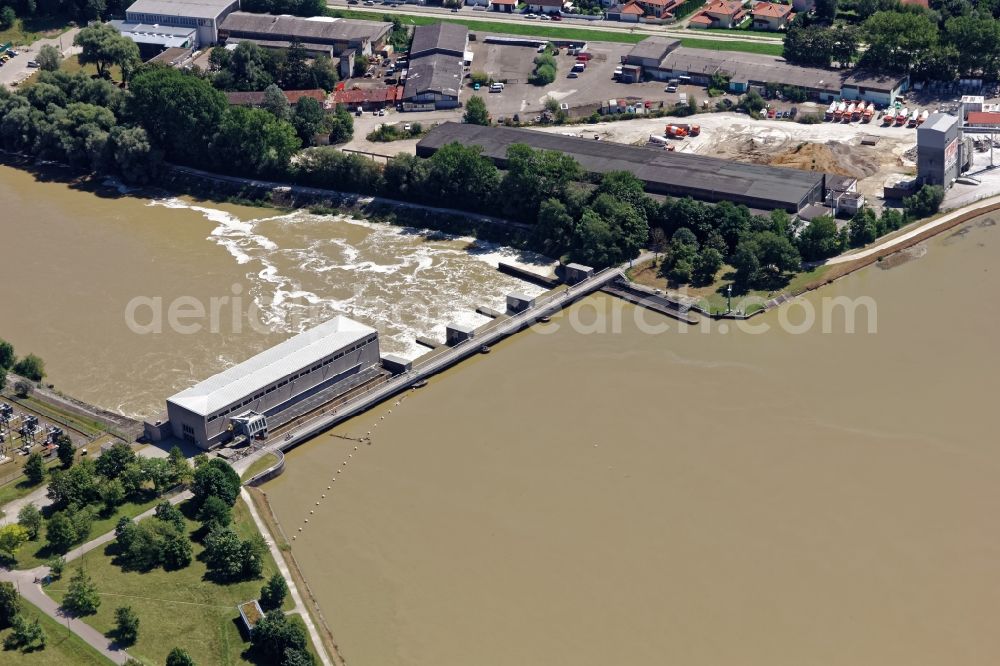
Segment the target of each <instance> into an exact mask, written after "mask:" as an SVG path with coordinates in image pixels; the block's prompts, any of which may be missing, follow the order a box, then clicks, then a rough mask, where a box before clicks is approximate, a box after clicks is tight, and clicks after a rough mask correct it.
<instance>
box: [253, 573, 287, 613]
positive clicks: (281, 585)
mask: <svg viewBox="0 0 1000 666" xmlns="http://www.w3.org/2000/svg"><path fill="white" fill-rule="evenodd" d="M286 596H288V584H287V583H285V578H284V577H283V576H282V575H281V573H280V572H275V573H274V575H273V576H271V577H270V578H269V579H268V581H267V582H266V583H264V586H263V587H262V588H260V605H261V606H262V607H263V608H264V610H271V609H272V608H281V604H283V603H284V602H285V597H286Z"/></svg>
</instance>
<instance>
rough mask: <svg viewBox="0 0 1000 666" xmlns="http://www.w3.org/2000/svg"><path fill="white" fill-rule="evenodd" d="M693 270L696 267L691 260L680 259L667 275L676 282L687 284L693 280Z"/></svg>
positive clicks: (674, 263)
mask: <svg viewBox="0 0 1000 666" xmlns="http://www.w3.org/2000/svg"><path fill="white" fill-rule="evenodd" d="M693 271H694V268H693V267H692V265H691V262H690V261H688V260H687V259H678V260H676V261H674V262H673V266H671V268H670V270H669V271H668V272H667V277H668V278H670V281H671V282H673V283H675V284H687V283H689V282H690V281H691V273H692V272H693Z"/></svg>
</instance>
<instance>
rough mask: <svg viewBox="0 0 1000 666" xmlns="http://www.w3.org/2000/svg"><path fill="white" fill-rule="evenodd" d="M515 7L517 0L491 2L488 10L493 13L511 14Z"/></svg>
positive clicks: (494, 0)
mask: <svg viewBox="0 0 1000 666" xmlns="http://www.w3.org/2000/svg"><path fill="white" fill-rule="evenodd" d="M515 7H517V0H493V2H492V4H491V5H490V9H492V10H493V11H495V12H507V13H508V14H512V13H513V12H514V8H515Z"/></svg>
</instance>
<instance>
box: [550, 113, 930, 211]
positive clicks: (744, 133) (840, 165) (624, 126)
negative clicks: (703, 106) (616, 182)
mask: <svg viewBox="0 0 1000 666" xmlns="http://www.w3.org/2000/svg"><path fill="white" fill-rule="evenodd" d="M800 106H806V105H800ZM671 122H683V123H690V122H694V123H697V124H698V125H700V126H701V134H700V135H699V136H696V137H688V138H685V139H681V140H678V141H676V142H673V143H672V144H671V145H673V146H674V147H675V149H676V150H678V151H680V152H688V153H698V154H699V155H710V156H712V157H722V158H725V159H729V160H736V161H739V162H752V163H754V164H770V165H774V166H783V167H790V168H795V169H802V170H806V171H811V170H815V171H825V172H827V173H833V174H837V175H841V176H851V177H853V178H857V179H858V188H859V189H860V190H861V192H863V193H864V195H865V197H866V198H867V199H868V200H869V202H870V203H871V204H872V205H873V206H875V207H880V206H879V204H880V201H881V198H882V187H883V185H884V184H885V182H886V181H887V180H888V179H890V178H894V177H896V176H898V174H909V175H912V174H915V173H916V163H915V161H914V160H915V152H916V151H915V150H914V148H915V146H916V143H917V133H916V130H915V129H908V128H905V127H882V126H881V125H876V124H875V123H869V124H860V123H850V124H834V123H821V124H816V125H804V124H801V123H796V122H793V121H788V120H753V119H751V118H750V117H749V116H747V115H744V114H739V113H705V114H698V116H696V117H694V118H683V119H675V118H649V119H641V120H626V121H621V122H613V123H600V124H596V125H573V126H571V127H551V128H537V129H539V130H540V131H549V132H558V133H572V134H574V135H579V136H585V137H587V138H594V137H595V136H599V137H600V138H601V139H602V140H607V141H615V142H617V143H628V144H634V145H645V144H646V143H647V142H648V141H649V136H650V135H651V134H657V135H660V136H662V135H663V131H664V127H665V126H666V125H667V124H669V123H671Z"/></svg>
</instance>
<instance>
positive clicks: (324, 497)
mask: <svg viewBox="0 0 1000 666" xmlns="http://www.w3.org/2000/svg"><path fill="white" fill-rule="evenodd" d="M327 490H329V488H327ZM323 499H326V495H323Z"/></svg>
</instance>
